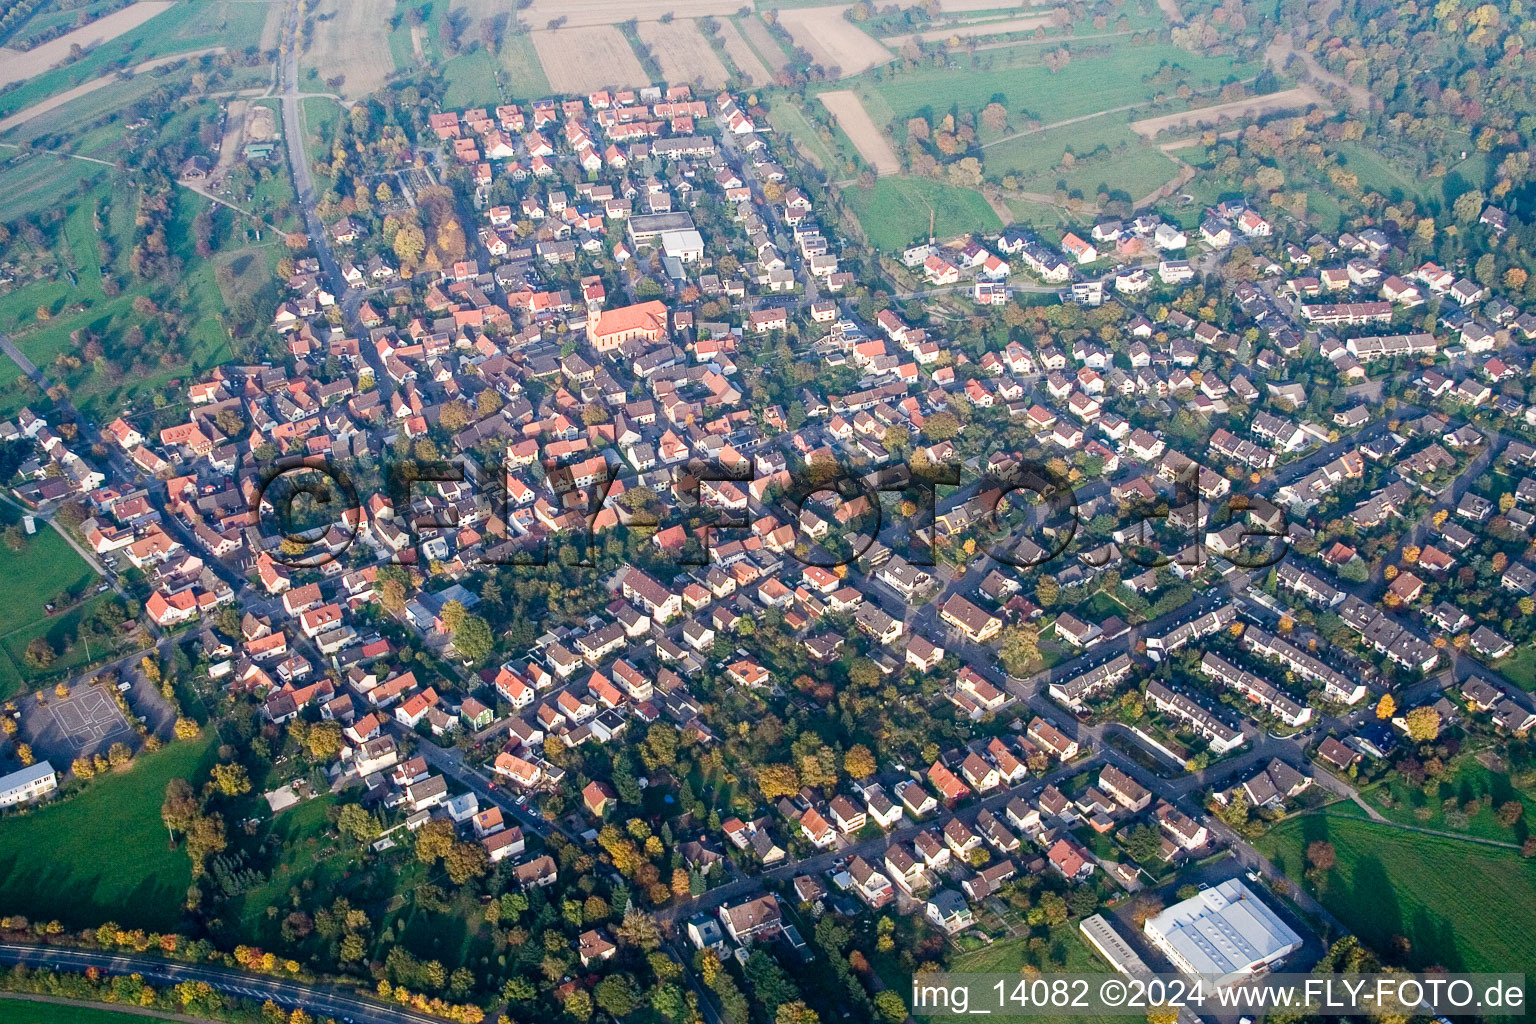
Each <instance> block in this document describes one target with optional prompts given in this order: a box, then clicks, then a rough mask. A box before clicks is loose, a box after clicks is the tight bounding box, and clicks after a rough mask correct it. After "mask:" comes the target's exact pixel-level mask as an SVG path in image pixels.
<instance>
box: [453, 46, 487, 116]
mask: <svg viewBox="0 0 1536 1024" xmlns="http://www.w3.org/2000/svg"><path fill="white" fill-rule="evenodd" d="M500 72H501V65H499V64H498V63H497V62H496V57H495V56H494V55H493V54H491V53H490V52H489V51H487V50H485V49H483V48H481V47H476V48H475V49H474V50H473V51H471V52H470V53H462V54H460V55H459V56H457V57H454V58H453V59H452V60H449V61H447V62H445V63H444V64H443V65H442V66H441V67H440V68H439V69H438V73H439V74H441V75H442V77H443V81H444V82H446V83H447V88H445V89H444V90H443V107H444V108H445V109H458V108H462V107H472V106H486V105H490V106H495V105H496V104H497V103H498V102H500V101H499V100H498V99H497V98H496V97H497V93H496V76H497V75H498V74H500Z"/></svg>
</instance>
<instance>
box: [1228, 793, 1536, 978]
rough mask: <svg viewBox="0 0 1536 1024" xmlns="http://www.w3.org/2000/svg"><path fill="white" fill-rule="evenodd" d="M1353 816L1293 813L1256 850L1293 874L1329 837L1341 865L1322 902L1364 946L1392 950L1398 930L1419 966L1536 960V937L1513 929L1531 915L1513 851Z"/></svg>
mask: <svg viewBox="0 0 1536 1024" xmlns="http://www.w3.org/2000/svg"><path fill="white" fill-rule="evenodd" d="M1358 813H1359V812H1358V810H1357V809H1355V808H1353V807H1351V808H1347V809H1343V810H1340V809H1337V808H1329V809H1328V811H1326V812H1324V813H1321V814H1308V815H1303V816H1301V817H1297V818H1292V819H1290V820H1289V821H1286V822H1284V823H1282V824H1280V825H1278V826H1276V827H1275V829H1274V830H1272V831H1271V832H1270V833H1269V834H1268V835H1267V836H1265V837H1264V838H1263V839H1262V840H1261V841H1260V842H1259V843H1258V845H1259V848H1260V849H1261V850H1262V851H1264V852H1265V853H1266V854H1268V855H1269V856H1270V857H1271V858H1272V859H1274V860H1275V861H1276V863H1278V864H1279V865H1280V866H1281V867H1283V868H1284V870H1285V871H1286V873H1287V874H1288V875H1290V876H1291V877H1292V878H1294V879H1297V880H1298V881H1299V879H1300V877H1301V875H1302V873H1303V872H1304V871H1305V869H1306V862H1305V854H1304V851H1305V848H1306V845H1307V844H1308V843H1310V842H1313V841H1316V840H1327V841H1328V842H1331V843H1332V844H1333V846H1334V849H1335V851H1336V853H1337V856H1338V863H1337V866H1336V867H1335V868H1334V869H1333V870H1332V871H1330V872H1329V873H1328V878H1327V882H1326V885H1325V886H1324V888H1323V890H1322V892H1320V893H1318V899H1320V900H1321V901H1322V903H1323V904H1324V906H1326V907H1327V908H1328V909H1329V910H1331V911H1332V912H1333V913H1334V914H1336V915H1338V917H1339V919H1340V920H1342V921H1343V922H1344V924H1345V925H1346V926H1347V927H1349V928H1350V929H1351V930H1353V931H1354V932H1356V933H1357V934H1358V935H1359V936H1360V940H1361V941H1362V942H1363V943H1365V944H1366V945H1367V946H1370V947H1372V948H1375V949H1388V948H1391V946H1392V944H1393V939H1394V937H1395V936H1403V937H1404V938H1406V939H1407V940H1408V943H1409V944H1410V945H1409V948H1410V950H1411V952H1410V954H1409V961H1410V962H1411V964H1413V965H1415V966H1426V965H1429V964H1439V965H1441V966H1443V967H1445V968H1446V969H1448V970H1451V971H1459V970H1466V971H1497V970H1507V969H1509V968H1510V966H1511V965H1513V964H1530V963H1536V935H1533V934H1532V933H1531V932H1530V931H1529V930H1526V929H1521V928H1511V927H1509V922H1510V921H1512V920H1514V921H1518V920H1526V919H1527V918H1529V917H1530V915H1531V914H1532V913H1536V863H1533V862H1532V861H1528V860H1524V859H1522V858H1521V857H1520V855H1519V853H1518V852H1516V851H1515V850H1511V849H1499V848H1496V847H1489V846H1482V845H1478V844H1474V843H1469V842H1465V841H1460V840H1455V839H1440V838H1436V837H1434V836H1427V835H1422V834H1418V833H1413V832H1405V831H1402V830H1400V829H1395V828H1393V827H1392V826H1390V825H1381V824H1376V823H1373V822H1370V821H1366V820H1363V819H1362V818H1359V817H1357V816H1356V815H1357V814H1358ZM1406 879H1411V883H1410V884H1400V883H1397V884H1395V883H1394V880H1406Z"/></svg>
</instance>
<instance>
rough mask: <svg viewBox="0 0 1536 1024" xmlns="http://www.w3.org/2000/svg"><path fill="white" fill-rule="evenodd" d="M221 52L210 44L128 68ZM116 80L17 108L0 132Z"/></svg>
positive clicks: (111, 77) (136, 71)
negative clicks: (24, 107) (209, 45)
mask: <svg viewBox="0 0 1536 1024" xmlns="http://www.w3.org/2000/svg"><path fill="white" fill-rule="evenodd" d="M223 52H224V47H222V46H211V47H209V48H208V49H206V50H191V51H188V52H187V53H178V54H176V55H175V56H172V57H161V58H159V59H158V60H147V61H145V62H144V63H143V64H139V65H136V66H135V67H133V68H130V69H129V70H130V72H131V73H132V74H136V75H138V74H143V73H144V72H146V71H153V70H155V69H156V68H161V67H165V66H166V65H168V64H175V63H176V62H177V61H182V60H196V59H197V58H198V57H202V56H205V55H207V54H210V53H223ZM118 80H119V78H118V75H116V74H111V75H102V76H101V77H100V78H93V79H91V80H90V81H89V82H85V83H83V84H81V85H77V86H75V87H74V88H73V89H67V90H65V91H64V92H61V93H59V94H58V95H56V96H50V97H48V98H47V99H45V100H43V101H42V102H41V103H34V104H33V105H32V106H30V107H27V108H26V109H25V110H18V111H17V112H16V113H14V114H12V115H11V116H10V117H7V118H5V119H3V120H0V134H4V133H5V132H8V131H10V130H11V129H12V128H15V127H16V126H17V125H19V124H25V123H26V122H28V121H30V120H32V119H33V118H34V117H41V116H42V115H43V114H46V113H48V112H49V111H50V110H57V109H58V108H59V107H62V106H63V105H64V104H66V103H68V102H70V101H71V100H77V99H79V98H80V97H81V96H86V95H89V94H90V93H93V92H95V91H96V90H97V89H100V88H103V87H104V86H108V85H111V84H112V83H113V82H116V81H118Z"/></svg>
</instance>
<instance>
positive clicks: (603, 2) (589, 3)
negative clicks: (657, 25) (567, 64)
mask: <svg viewBox="0 0 1536 1024" xmlns="http://www.w3.org/2000/svg"><path fill="white" fill-rule="evenodd" d="M740 7H741V4H740V3H737V2H735V0H668V2H667V4H666V5H665V7H658V8H656V11H655V13H656V16H658V17H659V16H660V15H661V14H664V13H670V14H671V15H672V16H673V17H675V18H702V17H705V16H706V15H713V16H715V17H721V16H724V15H727V14H734V13H736V11H737V10H738V9H740ZM639 13H640V12H639V9H638V8H637V7H636V5H635V4H633V3H630V2H629V0H533V3H531V4H529V5H528V6H527V7H525V8H523V9H522V10H520V11H519V12H518V15H517V16H518V20H519V21H521V22H522V23H523V24H525V25H527V26H529V27H530V28H546V27H548V24H549V22H551V21H554V20H556V19H559V20H560V22H561V24H563V25H571V26H581V25H617V24H619V23H621V22H625V21H628V20H629V19H631V18H633V17H635V16H636V15H637V14H639Z"/></svg>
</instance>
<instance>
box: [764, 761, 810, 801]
mask: <svg viewBox="0 0 1536 1024" xmlns="http://www.w3.org/2000/svg"><path fill="white" fill-rule="evenodd" d="M757 788H758V789H760V790H762V793H763V798H764V799H766V800H776V799H778V798H779V797H781V796H794V795H795V794H796V793H798V792H800V776H799V775H798V774H797V773H796V772H795V769H794V766H793V765H788V764H765V765H763V767H762V768H761V769H759V770H758V773H757Z"/></svg>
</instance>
